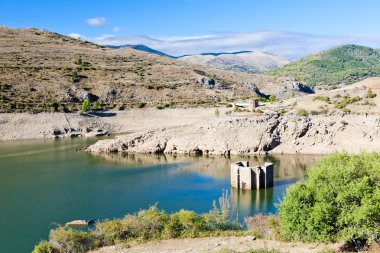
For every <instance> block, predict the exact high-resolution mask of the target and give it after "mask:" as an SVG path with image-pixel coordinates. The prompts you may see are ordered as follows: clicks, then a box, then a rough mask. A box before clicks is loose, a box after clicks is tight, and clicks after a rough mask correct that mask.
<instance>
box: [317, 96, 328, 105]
mask: <svg viewBox="0 0 380 253" xmlns="http://www.w3.org/2000/svg"><path fill="white" fill-rule="evenodd" d="M316 100H320V101H323V102H326V103H330V98H329V97H328V96H316V97H315V98H314V101H316Z"/></svg>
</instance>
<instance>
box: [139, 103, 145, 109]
mask: <svg viewBox="0 0 380 253" xmlns="http://www.w3.org/2000/svg"><path fill="white" fill-rule="evenodd" d="M145 106H146V103H144V102H140V103H138V105H137V107H138V108H144V107H145Z"/></svg>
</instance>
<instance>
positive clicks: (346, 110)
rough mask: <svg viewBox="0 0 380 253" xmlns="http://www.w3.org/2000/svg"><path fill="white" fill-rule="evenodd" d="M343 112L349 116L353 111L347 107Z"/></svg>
mask: <svg viewBox="0 0 380 253" xmlns="http://www.w3.org/2000/svg"><path fill="white" fill-rule="evenodd" d="M342 111H343V112H344V113H347V114H350V113H351V110H350V109H348V108H346V107H345V108H343V109H342Z"/></svg>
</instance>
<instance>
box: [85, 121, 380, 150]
mask: <svg viewBox="0 0 380 253" xmlns="http://www.w3.org/2000/svg"><path fill="white" fill-rule="evenodd" d="M379 130H380V119H379V117H377V116H375V115H347V114H335V115H328V116H327V115H310V116H305V117H302V116H298V115H295V114H287V115H285V116H280V115H279V114H271V115H249V116H245V117H240V118H232V117H230V118H228V117H225V118H222V119H215V120H213V121H211V122H208V123H200V124H196V125H191V126H186V127H172V128H163V129H159V130H152V131H141V132H138V133H133V134H128V135H120V136H117V137H115V138H114V139H107V140H100V141H98V142H97V143H95V144H94V145H92V146H90V147H88V148H87V149H86V150H87V151H89V152H93V153H114V152H130V153H169V154H216V155H251V154H263V153H283V154H297V153H299V154H301V153H302V154H327V153H332V152H334V151H343V150H345V151H347V152H349V153H359V152H361V151H378V150H380V132H379Z"/></svg>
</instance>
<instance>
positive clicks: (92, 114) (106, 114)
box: [85, 112, 116, 118]
mask: <svg viewBox="0 0 380 253" xmlns="http://www.w3.org/2000/svg"><path fill="white" fill-rule="evenodd" d="M85 116H88V117H95V116H96V117H102V118H103V117H104V118H106V117H114V116H116V113H115V112H89V113H86V114H85Z"/></svg>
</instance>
